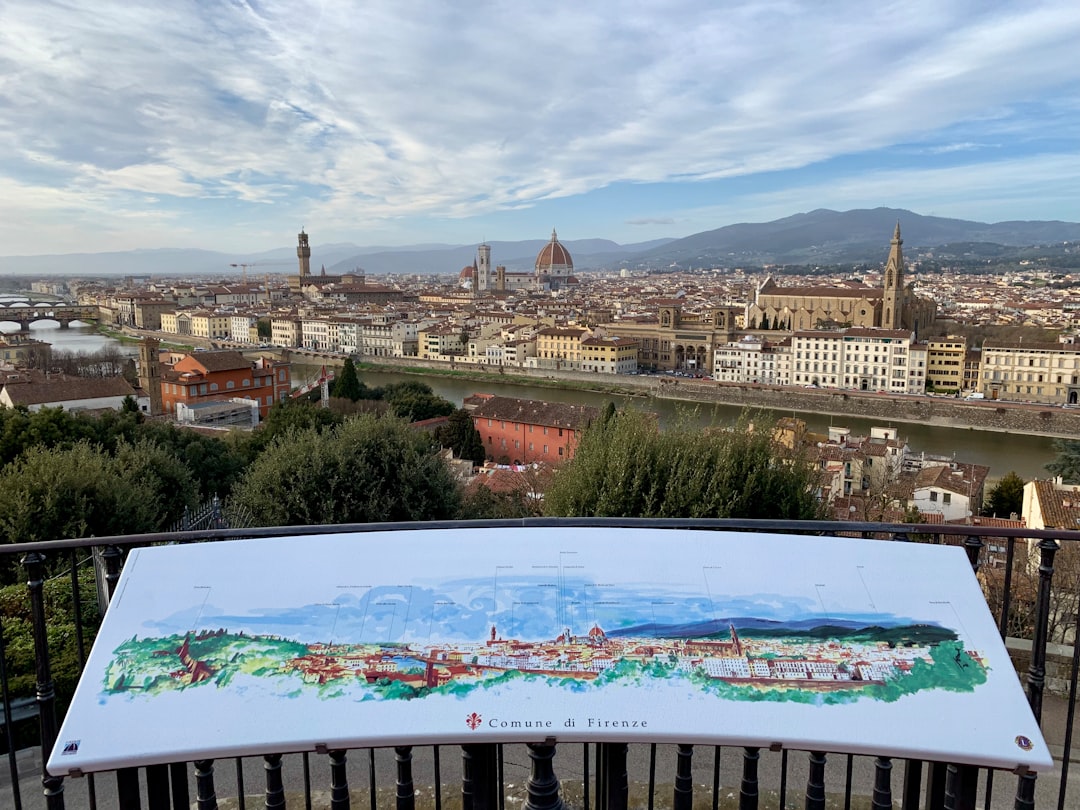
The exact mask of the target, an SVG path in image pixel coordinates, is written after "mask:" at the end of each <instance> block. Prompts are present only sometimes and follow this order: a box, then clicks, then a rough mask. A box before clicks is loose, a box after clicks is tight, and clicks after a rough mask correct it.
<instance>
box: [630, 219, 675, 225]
mask: <svg viewBox="0 0 1080 810" xmlns="http://www.w3.org/2000/svg"><path fill="white" fill-rule="evenodd" d="M626 224H627V225H674V224H675V220H674V219H672V218H671V217H639V218H638V219H628V220H626Z"/></svg>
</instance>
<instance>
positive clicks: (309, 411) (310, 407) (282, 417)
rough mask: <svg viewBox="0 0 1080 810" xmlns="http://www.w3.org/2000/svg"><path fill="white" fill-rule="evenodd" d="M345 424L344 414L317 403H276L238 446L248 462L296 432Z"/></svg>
mask: <svg viewBox="0 0 1080 810" xmlns="http://www.w3.org/2000/svg"><path fill="white" fill-rule="evenodd" d="M343 421H345V419H344V417H343V416H342V415H341V414H339V413H336V412H334V411H332V410H330V409H329V408H323V407H321V406H320V405H318V404H316V403H312V402H306V401H304V400H297V399H293V400H286V401H285V402H275V403H274V404H273V405H272V406H271V408H270V411H269V413H267V415H266V418H265V419H263V420H262V422H261V423H260V424H259V426H258V427H257V428H256V429H255V431H254V432H253V433H252V434H251V435H250V436H244V437H242V438H241V439H240V440H239V441H238V443H237V444H238V448H239V449H241V450H242V451H243V452H244V454H245V456H246V458H247V459H248V461H252V460H254V459H255V458H257V457H258V456H259V454H260V453H262V452H263V451H264V450H265V449H266V448H267V447H269V446H270V445H271V444H273V442H274V440H275V439H277V438H278V437H279V436H283V435H285V434H286V433H290V432H293V431H303V430H316V431H321V430H326V429H327V428H331V427H334V426H336V425H340V424H341V423H342V422H343Z"/></svg>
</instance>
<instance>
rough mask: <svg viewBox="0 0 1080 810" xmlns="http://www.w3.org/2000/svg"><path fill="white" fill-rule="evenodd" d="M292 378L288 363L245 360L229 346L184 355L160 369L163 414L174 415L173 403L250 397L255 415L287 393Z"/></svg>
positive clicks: (290, 388) (265, 409)
mask: <svg viewBox="0 0 1080 810" xmlns="http://www.w3.org/2000/svg"><path fill="white" fill-rule="evenodd" d="M291 390H292V378H291V375H290V373H289V363H288V362H281V361H275V360H269V359H267V358H265V357H260V358H259V359H258V360H254V361H252V360H248V359H247V358H245V357H244V356H243V355H242V354H240V352H238V351H233V350H231V349H223V350H220V351H210V352H193V353H192V354H186V355H184V356H183V357H181V358H180V359H179V360H177V361H176V362H175V363H173V364H172V365H171V366H163V368H162V372H161V403H162V407H163V409H164V411H165V413H167V414H173V415H175V414H176V405H177V403H180V402H182V403H184V404H185V405H197V404H199V403H201V402H213V401H221V400H229V399H233V398H239V399H254V400H256V401H258V403H259V416H260V417H265V416H266V414H267V412H269V410H270V406H271V405H273V404H274V403H275V402H280V401H282V400H284V399H286V398H287V397H288V396H289V392H290V391H291Z"/></svg>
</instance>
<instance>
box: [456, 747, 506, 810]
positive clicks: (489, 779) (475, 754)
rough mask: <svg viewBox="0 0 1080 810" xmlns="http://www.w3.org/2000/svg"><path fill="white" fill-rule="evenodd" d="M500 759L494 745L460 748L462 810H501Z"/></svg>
mask: <svg viewBox="0 0 1080 810" xmlns="http://www.w3.org/2000/svg"><path fill="white" fill-rule="evenodd" d="M498 757H499V749H498V746H496V745H495V744H494V743H472V744H469V745H463V746H461V807H462V810H499V762H498Z"/></svg>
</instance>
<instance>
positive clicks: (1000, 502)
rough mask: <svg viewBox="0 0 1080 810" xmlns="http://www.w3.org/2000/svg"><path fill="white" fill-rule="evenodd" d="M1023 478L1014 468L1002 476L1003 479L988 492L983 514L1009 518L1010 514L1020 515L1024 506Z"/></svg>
mask: <svg viewBox="0 0 1080 810" xmlns="http://www.w3.org/2000/svg"><path fill="white" fill-rule="evenodd" d="M1025 483H1026V482H1025V481H1024V479H1023V478H1021V477H1020V476H1019V475H1017V474H1016V472H1015V471H1014V470H1010V471H1009V472H1008V473H1006V474H1005V475H1003V476H1002V477H1001V480H1000V481H998V482H997V483H996V484H994V486H993V487H991V488H990V491H989V492H988V493H987V494H986V505H985V506H984V508H983V514H984V515H989V516H996V517H1003V518H1007V517H1009V515H1012V514H1017V515H1019V514H1020V513H1021V512H1022V511H1023V507H1024V484H1025Z"/></svg>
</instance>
